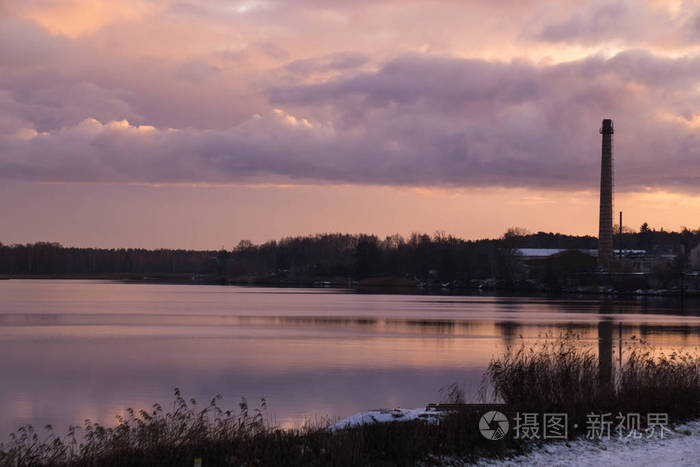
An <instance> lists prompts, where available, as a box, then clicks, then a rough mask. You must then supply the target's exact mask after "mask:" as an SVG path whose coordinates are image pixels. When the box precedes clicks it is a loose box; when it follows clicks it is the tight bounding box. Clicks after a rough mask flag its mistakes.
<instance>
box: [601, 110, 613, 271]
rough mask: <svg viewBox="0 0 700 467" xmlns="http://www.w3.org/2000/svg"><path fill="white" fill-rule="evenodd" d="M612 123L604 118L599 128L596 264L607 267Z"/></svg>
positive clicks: (609, 259)
mask: <svg viewBox="0 0 700 467" xmlns="http://www.w3.org/2000/svg"><path fill="white" fill-rule="evenodd" d="M614 132H615V131H614V130H613V122H612V120H611V119H609V118H606V119H605V120H603V126H602V127H601V128H600V134H601V135H603V146H602V157H601V161H600V223H599V226H598V263H599V264H600V265H601V266H609V265H610V263H611V262H612V259H613V239H612V235H613V232H612V212H613V211H612V210H613V206H612V195H613V164H612V135H613V133H614Z"/></svg>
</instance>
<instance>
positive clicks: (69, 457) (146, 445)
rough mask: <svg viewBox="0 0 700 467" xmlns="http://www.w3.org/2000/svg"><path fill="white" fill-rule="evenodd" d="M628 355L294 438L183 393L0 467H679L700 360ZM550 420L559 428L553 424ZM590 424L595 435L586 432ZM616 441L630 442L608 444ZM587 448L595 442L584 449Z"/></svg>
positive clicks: (505, 381)
mask: <svg viewBox="0 0 700 467" xmlns="http://www.w3.org/2000/svg"><path fill="white" fill-rule="evenodd" d="M627 355H628V356H627V360H626V361H625V363H624V364H623V365H622V367H621V368H620V369H619V370H614V371H613V373H612V374H608V373H606V372H603V371H602V370H601V366H600V365H599V361H598V357H597V356H596V355H595V354H594V353H593V352H592V351H591V350H590V349H585V348H580V347H577V346H575V345H574V343H573V342H572V341H571V340H569V339H566V338H563V339H560V340H558V341H554V342H552V341H549V342H543V343H541V344H537V345H536V346H534V347H524V346H523V347H522V348H521V349H519V350H511V351H507V352H506V353H505V354H503V355H501V356H499V357H496V358H494V359H493V360H492V361H491V363H490V364H489V368H488V370H487V372H486V374H485V378H486V379H487V381H488V382H489V386H490V387H491V388H492V390H493V395H492V396H493V397H494V398H495V399H496V400H500V401H502V404H499V405H492V404H487V405H478V404H464V403H463V400H462V399H461V397H462V396H461V392H460V391H459V390H458V388H457V387H456V386H455V387H454V388H453V389H452V390H450V391H448V399H449V405H446V406H438V407H428V408H426V409H425V410H422V409H421V410H408V411H406V410H404V411H401V410H389V411H376V413H372V412H370V413H363V414H358V415H357V416H354V417H351V418H350V419H346V420H345V421H340V422H336V423H335V424H331V423H330V422H319V423H315V424H309V423H307V424H306V425H305V426H303V427H301V428H292V429H284V428H279V427H276V426H274V425H271V424H269V423H268V422H267V419H266V417H265V413H266V402H265V401H264V400H262V401H261V402H260V405H259V406H258V407H252V406H249V405H248V404H247V403H246V402H245V401H242V402H241V404H240V405H239V407H238V409H237V410H235V411H234V410H224V409H222V408H220V407H219V406H218V401H219V396H216V397H214V398H213V399H212V400H211V401H210V402H209V404H207V405H198V404H197V402H196V401H194V400H187V399H186V398H185V397H184V396H183V395H182V394H181V393H180V391H179V390H176V392H175V402H174V403H173V404H172V407H173V408H172V409H170V410H165V409H164V408H163V406H162V405H160V404H154V405H153V406H152V407H151V408H142V409H140V410H132V409H127V410H126V414H125V415H124V416H123V417H121V418H120V419H119V423H118V424H117V426H114V427H104V426H101V425H99V424H95V423H92V422H90V421H87V422H86V423H85V425H84V427H83V428H82V431H79V429H76V428H71V429H70V430H69V432H68V435H67V436H57V435H55V434H54V432H53V429H52V428H50V427H47V429H46V430H48V431H43V432H42V431H40V430H35V429H34V428H32V427H31V426H25V427H23V428H21V429H20V430H18V431H17V433H15V434H14V435H13V437H12V438H11V439H10V440H9V442H8V443H6V444H4V445H2V446H0V465H8V466H20V465H37V466H49V465H51V466H54V465H58V466H83V465H85V466H88V465H90V466H92V465H104V466H109V465H135V466H138V465H144V466H145V465H149V466H151V465H153V466H158V465H175V466H177V465H182V466H186V465H187V466H189V465H192V463H193V462H194V461H195V459H202V460H203V462H204V465H271V466H276V465H280V466H282V465H285V466H287V465H383V464H392V465H415V464H424V465H439V464H453V465H454V464H456V463H459V464H463V463H478V462H482V463H484V462H491V461H489V459H497V460H498V461H499V462H500V461H506V462H511V463H515V464H517V463H529V462H532V461H534V462H538V461H540V460H543V462H544V460H546V459H549V460H552V461H553V462H555V463H556V462H558V461H557V459H558V458H561V459H567V460H569V461H572V460H573V461H581V462H585V461H587V460H588V459H593V460H592V461H591V462H593V461H597V460H600V459H606V460H611V459H612V460H613V461H614V460H615V459H618V457H613V458H610V457H605V456H604V455H603V454H601V453H600V451H610V450H612V451H615V452H616V453H618V454H616V455H618V456H623V455H625V453H627V451H629V450H632V451H634V454H635V455H636V456H637V457H638V458H639V457H640V456H642V455H641V454H640V453H639V452H637V451H641V452H645V451H651V452H653V453H654V455H655V456H656V457H654V458H658V456H661V455H663V454H664V453H666V452H669V451H672V450H674V449H675V454H674V455H675V456H676V457H674V459H678V460H679V461H681V462H683V461H684V460H686V459H687V458H686V457H683V455H682V452H681V451H680V450H681V449H683V446H686V445H687V444H688V441H687V440H685V438H683V436H693V437H697V436H700V434H698V432H700V425H697V422H689V421H691V420H697V419H698V417H700V397H699V396H698V395H699V394H700V366H699V364H700V357H698V356H697V355H691V354H688V353H685V354H677V353H672V354H668V355H666V354H663V353H655V352H654V351H653V349H648V348H645V347H644V346H639V348H637V349H632V350H631V351H630V352H629V353H628V354H627ZM618 413H620V414H627V415H628V416H629V415H635V414H636V415H639V417H632V418H631V419H630V418H629V417H628V418H625V420H627V421H628V422H629V421H630V420H632V421H634V420H636V423H632V424H630V423H628V424H627V425H625V426H624V427H623V428H621V429H620V428H619V426H620V424H619V423H616V424H615V425H612V422H611V420H610V417H613V416H614V415H616V414H618ZM525 414H531V415H532V416H531V417H529V418H527V419H526V418H524V415H525ZM554 415H556V416H558V417H559V418H558V422H557V423H549V422H551V420H552V419H551V417H552V416H554ZM548 416H549V417H550V419H549V422H548V421H547V418H546V417H548ZM592 416H593V417H596V416H597V417H599V422H600V423H598V424H597V425H595V424H594V425H593V426H591V417H592ZM605 417H608V418H607V420H608V421H607V422H605V420H606V418H605ZM684 423H685V425H683V424H684ZM693 423H696V424H693ZM524 426H527V427H529V430H528V431H525V429H524ZM606 427H607V428H606ZM684 427H685V428H684ZM636 433H639V434H640V436H636V435H635V434H636ZM591 434H592V436H591ZM618 434H619V436H622V437H626V438H630V439H631V440H632V441H630V442H629V443H627V444H624V443H623V444H620V447H617V445H614V444H610V443H613V439H614V438H615V437H616V436H618ZM548 435H549V438H548V437H547V436H548ZM588 437H593V438H595V439H597V440H598V441H594V442H588V441H584V439H585V438H588ZM608 438H610V439H608ZM666 440H671V441H670V442H669V441H666ZM674 440H675V441H674ZM684 440H685V441H684ZM647 441H648V442H647ZM601 446H603V448H601ZM606 446H609V447H610V448H608V447H606ZM693 452H695V451H693ZM679 453H680V454H679ZM679 455H680V457H678V456H679ZM547 456H549V457H547ZM556 456H559V457H556ZM596 456H598V457H596ZM601 456H602V457H601ZM550 457H551V459H550ZM650 458H651V457H650ZM574 463H575V462H574ZM613 463H616V462H613Z"/></svg>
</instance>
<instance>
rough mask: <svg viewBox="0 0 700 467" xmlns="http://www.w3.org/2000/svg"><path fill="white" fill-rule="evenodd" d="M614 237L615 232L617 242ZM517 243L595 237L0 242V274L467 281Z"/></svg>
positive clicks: (499, 270) (637, 236) (635, 241)
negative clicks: (156, 245) (68, 244)
mask: <svg viewBox="0 0 700 467" xmlns="http://www.w3.org/2000/svg"><path fill="white" fill-rule="evenodd" d="M621 240H622V244H623V247H624V248H626V249H647V250H651V249H654V248H659V249H663V250H664V251H666V252H668V251H673V252H679V251H680V249H681V245H684V246H685V248H686V249H688V248H691V247H692V246H695V245H697V244H698V243H700V231H698V230H695V231H690V230H688V229H684V230H683V231H681V232H666V231H663V230H661V231H655V230H651V229H648V228H647V227H646V224H645V225H644V226H642V228H641V229H640V231H639V232H630V231H629V229H626V231H624V233H623V235H622V239H621ZM619 241H620V238H619V236H616V247H617V243H618V242H619ZM517 248H561V249H595V248H597V239H596V238H595V237H591V236H574V235H563V234H554V233H545V232H538V233H527V232H525V231H523V230H522V229H517V228H514V229H509V230H508V232H506V233H505V234H504V235H503V236H502V237H501V238H498V239H488V240H476V241H471V240H463V239H459V238H455V237H453V236H449V235H446V234H444V233H440V232H438V233H436V234H434V235H432V236H430V235H426V234H412V235H411V236H410V237H408V238H404V237H402V236H400V235H392V236H389V237H386V238H384V239H380V238H378V237H377V236H374V235H363V234H360V235H349V234H319V235H313V236H304V237H289V238H284V239H282V240H279V241H270V242H266V243H263V244H260V245H255V244H253V243H252V242H250V241H246V240H244V241H241V242H240V243H239V244H238V245H237V246H236V247H235V248H233V249H232V250H229V251H227V250H220V251H215V250H210V251H194V250H164V249H162V250H145V249H95V248H64V247H62V246H61V245H59V244H56V243H46V242H41V243H34V244H27V245H2V244H0V274H5V275H20V274H21V275H26V274H49V275H50V274H76V275H80V274H87V275H90V274H119V273H123V274H194V275H212V276H219V277H228V278H239V279H241V278H245V277H248V278H255V279H256V280H257V279H262V278H273V279H274V280H280V281H285V280H288V281H295V280H310V279H313V280H319V279H324V278H343V279H353V280H357V279H365V278H371V277H386V276H391V277H404V278H409V279H419V280H420V279H434V280H458V281H469V280H472V279H483V278H497V279H501V280H513V279H514V278H515V277H516V276H517V275H518V264H517V263H518V261H517V253H516V249H517Z"/></svg>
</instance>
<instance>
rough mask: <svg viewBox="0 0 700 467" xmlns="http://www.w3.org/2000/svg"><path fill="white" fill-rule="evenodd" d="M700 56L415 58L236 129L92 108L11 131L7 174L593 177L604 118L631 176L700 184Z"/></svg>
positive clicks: (381, 179)
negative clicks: (162, 122) (66, 121)
mask: <svg viewBox="0 0 700 467" xmlns="http://www.w3.org/2000/svg"><path fill="white" fill-rule="evenodd" d="M699 73H700V61H699V60H698V59H696V58H693V59H688V58H681V59H669V58H659V57H656V56H654V55H651V54H649V53H647V52H642V51H631V52H625V53H621V54H618V55H616V56H614V57H612V58H610V59H604V58H602V57H591V58H587V59H584V60H579V61H575V62H569V63H563V64H558V65H551V66H536V65H534V64H531V63H525V62H517V61H516V62H510V63H502V62H489V61H483V60H463V59H456V58H449V57H439V58H438V57H433V56H429V55H406V56H402V57H399V58H397V59H395V60H392V61H390V62H388V63H386V64H385V65H384V66H382V67H380V68H379V69H378V70H377V71H375V72H362V73H359V74H354V75H351V76H345V75H344V76H341V77H338V78H335V79H332V80H330V81H327V82H323V83H319V84H307V85H300V86H287V87H279V86H278V87H274V88H271V89H270V91H269V98H270V102H271V103H272V104H273V105H274V106H275V107H278V108H279V110H276V111H274V112H265V113H263V115H261V116H256V117H254V118H251V119H250V120H248V121H245V122H244V123H242V124H240V125H237V126H234V127H232V128H230V129H228V130H197V129H192V128H189V129H188V128H185V129H179V130H177V131H173V130H168V129H167V128H164V127H161V128H148V127H140V128H139V127H137V126H135V125H130V124H127V123H126V122H119V123H116V122H113V123H108V122H105V121H102V122H100V121H97V120H87V121H84V122H82V123H80V124H77V125H72V126H66V127H64V128H62V129H56V130H53V131H49V132H46V133H45V134H34V133H32V132H31V131H28V130H27V131H20V130H17V131H16V132H15V133H12V134H5V135H4V136H2V138H0V174H2V176H3V177H5V178H18V179H31V180H89V181H129V182H156V183H158V182H173V181H180V182H235V181H247V180H258V181H259V180H265V181H275V180H290V179H292V180H307V181H315V182H340V183H367V184H388V185H460V186H493V185H501V186H511V187H512V186H523V187H553V188H569V189H579V188H580V189H587V188H594V187H595V186H596V184H597V183H598V180H597V174H598V170H599V151H600V149H599V138H600V137H599V135H598V133H597V129H598V126H599V124H600V120H601V119H602V118H604V117H612V118H613V119H614V120H615V124H616V129H617V133H616V155H615V157H616V159H615V163H616V166H617V174H616V182H617V186H618V189H621V190H626V189H637V188H641V187H649V186H651V187H662V188H678V189H684V190H693V191H694V190H696V187H697V186H698V181H699V180H700V164H698V163H697V158H698V154H700V141H699V138H698V128H700V125H698V123H700V122H699V121H698V120H695V119H694V116H695V115H697V114H698V111H697V109H698V108H700V99H699V96H698V92H697V89H696V84H697V79H696V77H697V76H700V74H699Z"/></svg>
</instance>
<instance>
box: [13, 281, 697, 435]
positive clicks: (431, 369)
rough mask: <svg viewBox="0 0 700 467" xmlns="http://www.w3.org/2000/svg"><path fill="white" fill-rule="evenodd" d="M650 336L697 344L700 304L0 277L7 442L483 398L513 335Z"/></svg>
mask: <svg viewBox="0 0 700 467" xmlns="http://www.w3.org/2000/svg"><path fill="white" fill-rule="evenodd" d="M620 330H621V332H622V336H623V341H625V342H627V341H629V340H630V339H631V338H632V336H637V337H642V338H644V339H646V340H648V341H649V342H650V343H651V344H654V345H657V346H660V347H663V348H679V347H687V348H692V347H696V346H698V344H700V337H699V336H700V306H698V303H697V302H692V303H689V302H687V301H686V302H685V303H683V304H681V303H680V302H678V301H667V300H661V299H652V298H648V299H638V300H627V301H621V302H613V301H607V300H604V301H601V300H598V299H597V298H588V299H578V300H576V299H545V298H529V297H492V296H466V297H465V296H440V295H438V296H436V295H386V294H360V293H353V292H351V291H343V290H333V289H279V288H249V287H231V286H198V285H161V284H126V283H119V282H106V281H75V280H71V281H60V280H9V281H0V439H3V440H4V439H7V434H9V432H11V431H14V430H15V429H16V428H18V427H19V426H20V425H22V424H25V423H32V424H34V425H36V426H43V425H44V424H46V423H51V424H53V425H54V427H56V429H57V430H58V431H59V432H61V433H62V432H64V431H65V429H66V428H67V426H68V425H69V424H76V423H78V424H80V423H82V421H83V420H84V419H86V418H90V419H92V420H93V421H97V422H100V423H104V424H113V423H114V420H115V416H116V415H117V414H121V413H123V411H124V409H125V408H127V407H133V408H149V407H150V406H151V405H152V404H153V403H154V402H160V403H162V404H163V405H164V406H166V407H167V406H169V403H170V402H171V401H172V400H173V396H172V394H173V388H175V387H179V388H181V389H182V391H183V393H184V395H185V396H187V397H194V398H196V399H198V400H199V401H201V402H202V403H207V402H208V400H209V399H210V398H211V397H212V396H213V395H214V394H217V393H220V394H222V395H223V396H224V399H223V401H222V405H223V406H225V407H230V408H233V407H236V406H237V403H238V402H239V401H240V398H241V397H246V398H247V400H248V401H249V403H250V404H251V405H255V404H256V401H257V400H258V399H259V398H262V397H264V398H265V399H266V400H267V403H268V417H269V418H270V419H271V420H272V421H273V422H275V423H277V424H278V425H282V426H292V425H298V424H299V423H301V422H303V420H304V418H310V419H315V418H317V417H323V416H329V417H345V416H348V415H351V414H353V413H355V412H358V411H362V410H366V409H373V408H382V407H397V406H402V407H420V406H424V405H425V404H427V403H430V402H437V401H439V400H441V399H442V398H443V396H442V395H441V388H443V387H445V386H447V385H449V384H451V383H455V382H456V383H459V384H461V385H462V386H463V387H464V388H465V389H466V392H467V394H475V393H476V391H477V390H478V388H479V386H480V384H481V375H482V373H483V371H484V369H485V368H486V366H487V365H488V362H489V360H490V358H491V357H492V356H493V355H494V354H497V353H500V352H502V351H503V350H504V349H505V347H506V346H507V345H509V344H512V345H519V344H520V343H521V341H522V342H525V343H533V342H535V341H536V340H538V339H541V338H542V337H543V336H547V335H559V334H561V333H563V332H567V331H573V332H575V333H576V334H577V335H578V336H579V338H580V340H581V342H583V343H584V344H586V343H587V344H591V345H593V346H594V348H595V349H596V350H597V349H598V347H597V346H598V342H599V341H600V339H601V338H602V339H603V343H604V345H605V346H608V347H609V348H612V349H614V352H615V357H614V358H617V357H616V355H617V354H616V352H617V346H618V333H619V332H620Z"/></svg>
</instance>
